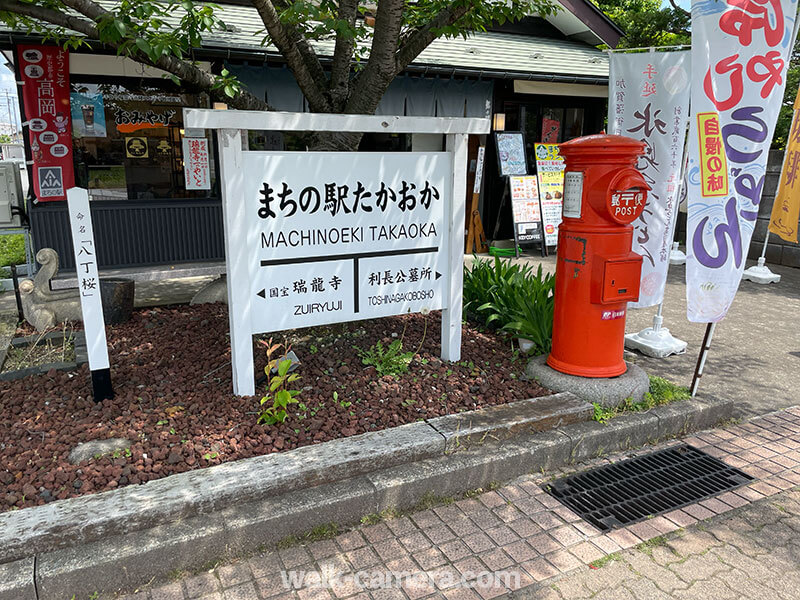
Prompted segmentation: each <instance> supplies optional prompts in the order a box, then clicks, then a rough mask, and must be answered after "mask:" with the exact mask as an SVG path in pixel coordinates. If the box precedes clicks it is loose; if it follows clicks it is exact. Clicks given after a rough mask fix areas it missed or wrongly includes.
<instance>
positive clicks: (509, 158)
mask: <svg viewBox="0 0 800 600" xmlns="http://www.w3.org/2000/svg"><path fill="white" fill-rule="evenodd" d="M494 139H495V143H496V145H497V160H498V165H499V167H500V175H502V176H506V175H527V174H528V161H527V160H525V141H524V140H523V138H522V133H520V132H496V133H495V134H494Z"/></svg>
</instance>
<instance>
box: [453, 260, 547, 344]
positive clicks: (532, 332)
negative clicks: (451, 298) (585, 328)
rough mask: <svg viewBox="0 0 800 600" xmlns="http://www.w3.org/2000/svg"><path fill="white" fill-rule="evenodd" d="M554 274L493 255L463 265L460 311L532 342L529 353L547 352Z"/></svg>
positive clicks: (540, 267)
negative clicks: (470, 264)
mask: <svg viewBox="0 0 800 600" xmlns="http://www.w3.org/2000/svg"><path fill="white" fill-rule="evenodd" d="M554 289H555V277H554V276H553V275H552V274H544V272H543V270H542V266H541V265H539V268H538V269H537V270H536V271H535V272H534V271H533V269H532V268H531V267H530V266H529V265H518V264H513V263H511V261H509V260H505V261H504V260H500V259H499V258H497V257H495V259H494V262H491V261H488V260H479V259H476V260H475V262H473V264H472V266H471V267H464V311H465V314H466V315H467V316H468V317H470V318H473V319H478V320H479V321H481V322H483V323H485V324H486V325H487V326H490V327H495V328H497V329H501V330H503V331H506V332H508V333H511V334H513V335H515V336H517V337H521V338H526V339H528V340H530V341H531V342H533V344H534V348H533V350H532V353H533V354H545V353H547V352H549V351H550V347H551V344H552V337H553V309H554V307H555V299H554V297H553V292H554Z"/></svg>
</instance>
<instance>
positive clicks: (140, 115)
mask: <svg viewBox="0 0 800 600" xmlns="http://www.w3.org/2000/svg"><path fill="white" fill-rule="evenodd" d="M175 114H176V111H175V110H172V109H169V110H160V111H156V110H152V109H147V110H144V109H143V110H137V109H135V108H131V109H126V108H124V107H122V106H115V107H114V123H115V125H116V127H117V131H119V132H121V133H132V132H134V131H140V130H142V129H155V128H158V127H168V126H169V124H170V122H171V121H172V117H174V116H175Z"/></svg>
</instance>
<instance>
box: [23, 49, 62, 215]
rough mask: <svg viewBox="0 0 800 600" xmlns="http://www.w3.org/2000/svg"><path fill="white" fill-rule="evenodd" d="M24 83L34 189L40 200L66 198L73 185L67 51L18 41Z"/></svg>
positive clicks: (47, 200) (24, 104)
mask: <svg viewBox="0 0 800 600" xmlns="http://www.w3.org/2000/svg"><path fill="white" fill-rule="evenodd" d="M17 60H18V61H19V67H20V74H21V78H22V83H23V85H22V86H21V90H22V105H23V108H24V109H25V119H26V120H27V121H28V139H29V142H30V149H31V158H32V159H33V191H34V194H35V195H36V198H37V199H38V200H39V201H40V202H49V201H53V200H66V199H67V189H69V188H71V187H72V186H73V185H74V181H75V173H74V171H73V166H72V132H71V128H70V88H69V52H67V51H66V50H64V49H63V48H61V47H59V46H41V45H28V44H20V45H18V46H17Z"/></svg>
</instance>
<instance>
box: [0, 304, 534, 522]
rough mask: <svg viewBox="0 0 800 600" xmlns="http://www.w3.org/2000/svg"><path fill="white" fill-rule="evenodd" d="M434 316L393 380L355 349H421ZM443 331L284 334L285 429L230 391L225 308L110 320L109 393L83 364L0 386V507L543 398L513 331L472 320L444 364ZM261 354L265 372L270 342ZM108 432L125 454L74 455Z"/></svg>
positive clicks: (393, 323)
mask: <svg viewBox="0 0 800 600" xmlns="http://www.w3.org/2000/svg"><path fill="white" fill-rule="evenodd" d="M426 323H427V331H426V335H425V339H424V343H423V344H422V349H421V350H420V352H419V354H418V355H417V356H416V357H415V358H414V360H413V361H412V363H411V365H410V368H409V371H408V373H406V374H404V375H401V376H400V377H399V378H397V379H395V378H393V377H390V376H383V377H380V376H378V374H377V373H376V371H375V369H374V368H373V367H365V366H364V365H363V364H362V363H361V359H360V358H359V357H358V354H357V352H356V350H355V349H354V346H357V347H359V348H369V347H370V346H371V345H372V344H374V343H375V342H377V341H383V343H384V344H388V343H390V342H391V341H392V340H393V339H398V338H400V337H401V336H402V339H403V347H404V349H405V350H414V349H416V348H417V347H418V346H419V344H420V342H421V340H422V335H423V330H424V329H425V324H426ZM439 334H440V315H439V314H438V313H431V314H430V315H427V316H423V315H403V316H400V317H391V318H385V319H380V320H373V321H361V322H355V323H344V324H342V325H335V326H328V327H316V328H312V329H305V330H298V331H293V332H288V333H286V335H287V336H288V338H289V342H291V346H292V349H293V350H294V351H295V352H296V353H297V355H298V357H299V358H300V360H301V361H302V364H301V366H300V367H299V369H298V370H297V373H298V374H299V375H300V376H301V379H300V380H299V381H297V382H296V385H295V386H294V387H296V388H298V389H299V388H300V387H302V388H303V390H302V393H301V394H300V396H299V397H298V399H299V400H300V401H301V402H302V403H303V405H304V406H303V407H304V408H305V411H303V407H301V406H300V405H294V410H293V414H291V415H290V416H289V418H287V419H286V422H285V423H282V424H280V425H259V424H257V422H256V421H257V417H258V410H259V402H258V400H259V399H260V396H257V397H235V396H233V395H232V393H231V389H232V388H231V375H230V369H231V366H230V346H229V341H228V318H227V306H226V305H221V304H206V305H200V306H192V307H190V306H174V307H167V308H156V309H145V310H140V311H137V312H135V313H134V315H133V318H132V319H131V320H130V321H129V322H128V323H125V324H122V325H117V326H113V327H109V328H108V342H109V356H110V358H111V372H112V379H113V382H114V387H115V392H116V397H115V398H114V399H113V400H107V401H104V402H102V403H99V404H96V403H95V402H94V401H93V400H92V399H91V398H90V394H91V384H90V377H89V370H88V367H87V366H83V367H81V368H80V369H79V370H78V371H76V372H72V373H61V372H56V371H51V372H49V373H48V374H46V375H39V376H32V377H27V378H25V379H21V380H16V381H10V382H0V511H7V510H10V509H12V508H14V507H16V508H23V507H28V506H34V505H38V504H44V503H46V502H51V501H53V500H57V499H64V498H70V497H74V496H79V495H83V494H90V493H94V492H100V491H104V490H109V489H113V488H116V487H119V486H123V485H131V484H141V483H144V482H147V481H151V480H153V479H159V478H161V477H165V476H167V475H170V474H173V473H180V472H183V471H188V470H191V469H200V468H203V467H207V466H209V465H214V464H219V463H222V462H226V461H232V460H237V459H240V458H247V457H251V456H259V455H263V454H268V453H270V452H280V451H282V450H289V449H292V448H297V447H300V446H305V445H308V444H314V443H319V442H324V441H328V440H331V439H335V438H340V437H347V436H351V435H356V434H359V433H364V432H368V431H375V430H379V429H386V428H389V427H394V426H397V425H402V424H404V423H411V422H414V421H418V420H420V419H425V418H429V417H436V416H440V415H445V414H450V413H456V412H461V411H465V410H474V409H476V408H481V407H484V406H490V405H496V404H504V403H506V402H512V401H514V400H521V399H524V398H531V397H536V396H541V395H544V394H547V393H548V391H547V390H545V389H543V388H541V387H540V386H538V385H537V384H536V383H535V382H533V381H523V380H521V379H520V377H519V375H521V374H522V373H523V372H524V365H525V362H524V360H523V359H522V358H521V357H520V356H518V355H517V354H516V353H513V352H512V349H511V342H510V340H509V339H507V338H504V337H502V336H499V335H497V334H495V333H487V332H482V331H480V330H479V329H478V328H476V327H474V326H472V325H469V324H467V325H464V329H463V344H462V360H461V362H459V363H457V364H448V363H443V362H442V361H441V360H440V359H439V358H438V355H439ZM283 335H284V334H277V335H276V336H275V340H277V341H284V337H283ZM256 357H257V358H256V361H257V364H256V367H257V372H260V373H263V369H264V365H265V364H266V356H265V352H264V347H263V346H260V345H256ZM263 387H264V386H263V385H261V386H259V388H260V389H263ZM259 388H257V389H259ZM334 391H336V392H338V401H335V400H334ZM299 413H302V414H299ZM112 437H121V438H125V439H128V440H130V441H131V446H130V452H122V453H118V454H117V455H116V457H115V456H114V455H107V456H105V457H100V458H94V459H90V460H87V461H84V462H82V463H80V464H78V465H72V464H70V463H69V462H68V460H67V456H68V455H69V452H70V450H71V449H72V448H73V447H75V446H76V445H77V444H79V443H82V442H88V441H90V440H97V439H107V438H112Z"/></svg>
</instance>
